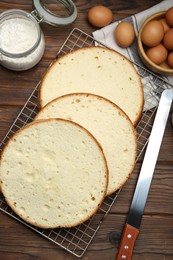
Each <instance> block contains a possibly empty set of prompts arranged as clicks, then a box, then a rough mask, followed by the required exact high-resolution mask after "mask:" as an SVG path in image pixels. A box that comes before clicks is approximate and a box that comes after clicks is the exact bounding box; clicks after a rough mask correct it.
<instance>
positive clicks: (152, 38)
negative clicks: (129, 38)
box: [141, 20, 164, 47]
mask: <svg viewBox="0 0 173 260" xmlns="http://www.w3.org/2000/svg"><path fill="white" fill-rule="evenodd" d="M163 36H164V29H163V25H162V23H161V22H159V21H158V20H152V21H150V22H148V23H147V24H146V25H145V26H144V28H143V30H142V33H141V40H142V42H143V43H144V44H145V45H146V46H148V47H154V46H157V45H158V44H159V43H160V42H161V41H162V39H163Z"/></svg>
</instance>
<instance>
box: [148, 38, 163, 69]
mask: <svg viewBox="0 0 173 260" xmlns="http://www.w3.org/2000/svg"><path fill="white" fill-rule="evenodd" d="M146 55H147V56H148V58H149V59H150V60H151V61H152V62H154V63H155V64H157V65H159V64H161V63H163V62H164V61H165V60H166V58H167V56H168V51H167V49H166V48H165V47H164V46H163V44H161V43H160V44H159V45H157V46H155V47H152V48H148V49H147V50H146Z"/></svg>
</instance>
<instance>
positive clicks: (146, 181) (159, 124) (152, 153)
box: [117, 89, 173, 260]
mask: <svg viewBox="0 0 173 260" xmlns="http://www.w3.org/2000/svg"><path fill="white" fill-rule="evenodd" d="M172 100H173V89H167V90H164V91H163V92H162V95H161V98H160V102H159V105H158V109H157V113H156V116H155V119H154V123H153V127H152V130H151V134H150V137H149V141H148V145H147V149H146V152H145V156H144V160H143V163H142V167H141V170H140V174H139V178H138V181H137V185H136V188H135V192H134V195H133V199H132V203H131V206H130V210H129V214H128V217H127V221H126V224H125V227H124V231H123V234H122V238H121V242H120V248H119V251H118V255H117V260H122V259H126V260H130V259H132V253H133V248H134V245H135V241H136V239H137V237H138V235H139V229H140V225H141V220H142V215H143V212H144V208H145V204H146V201H147V197H148V192H149V189H150V185H151V181H152V177H153V173H154V169H155V165H156V162H157V158H158V154H159V150H160V146H161V143H162V139H163V135H164V132H165V128H166V123H167V119H168V116H169V112H170V108H171V104H172Z"/></svg>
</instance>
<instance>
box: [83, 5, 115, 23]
mask: <svg viewBox="0 0 173 260" xmlns="http://www.w3.org/2000/svg"><path fill="white" fill-rule="evenodd" d="M112 19H113V14H112V11H111V10H110V9H109V8H108V7H106V6H103V5H97V6H94V7H92V8H91V9H90V10H89V12H88V21H89V23H90V24H91V25H93V26H95V27H98V28H101V27H104V26H106V25H108V24H109V23H111V22H112Z"/></svg>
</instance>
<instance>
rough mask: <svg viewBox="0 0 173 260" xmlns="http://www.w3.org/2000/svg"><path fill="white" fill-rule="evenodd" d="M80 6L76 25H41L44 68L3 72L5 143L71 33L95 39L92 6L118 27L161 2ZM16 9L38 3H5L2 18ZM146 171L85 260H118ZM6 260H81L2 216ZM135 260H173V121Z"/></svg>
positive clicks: (0, 255)
mask: <svg viewBox="0 0 173 260" xmlns="http://www.w3.org/2000/svg"><path fill="white" fill-rule="evenodd" d="M74 2H75V4H76V6H77V9H78V16H77V19H76V21H75V22H74V23H73V24H72V25H70V26H67V27H62V28H55V27H51V26H48V25H46V24H41V28H42V30H43V32H44V35H45V41H46V50H45V53H44V56H43V58H42V60H41V61H40V63H39V64H38V65H36V66H35V67H34V68H32V69H30V70H28V71H24V72H14V71H10V70H8V69H5V68H3V67H2V66H1V67H0V140H2V139H3V137H4V136H5V134H6V132H7V130H8V129H9V127H10V126H11V124H12V123H13V121H14V120H15V118H16V116H17V115H18V113H19V111H20V110H21V108H22V107H23V105H24V104H25V102H26V101H27V99H28V97H29V95H30V94H31V93H32V91H33V89H34V88H35V86H36V84H37V83H38V82H39V80H40V78H41V77H42V75H43V73H44V72H45V71H46V69H47V68H48V66H49V64H50V62H51V61H52V60H54V59H55V58H56V54H57V51H58V50H59V48H60V47H61V46H62V44H63V43H64V41H65V39H66V38H67V36H68V35H69V33H70V32H71V30H72V29H73V28H79V29H81V30H83V31H84V32H86V33H88V34H89V35H91V34H92V32H93V31H95V29H96V28H94V27H92V26H91V25H90V24H89V23H88V21H87V12H88V10H89V9H90V8H91V7H92V6H94V5H98V4H102V5H103V4H104V5H106V6H108V7H109V8H110V9H111V10H112V11H113V20H114V21H115V20H118V19H120V18H123V17H127V16H130V15H132V14H135V13H138V12H140V11H142V10H145V9H146V8H149V7H151V6H153V5H154V4H156V3H159V2H161V1H158V0H140V1H139V0H131V1H126V0H116V1H113V0H110V1H109V0H105V1H96V0H95V1H86V0H78V1H74ZM12 8H18V9H22V10H25V11H29V12H30V11H31V10H32V1H31V0H23V1H22V0H18V1H17V0H16V1H7V0H6V1H0V12H3V11H5V10H9V9H12ZM140 166H141V161H139V162H138V163H137V165H136V167H135V171H134V173H133V174H132V176H131V178H130V179H129V180H128V182H127V183H126V184H125V186H124V187H123V189H122V190H121V192H120V194H119V196H118V198H117V200H116V202H115V203H114V205H113V206H112V208H111V210H110V212H109V214H108V215H107V216H106V218H105V219H104V221H103V223H102V225H101V227H100V229H99V231H98V232H97V234H96V236H95V237H94V239H93V241H92V243H91V244H90V246H89V247H88V249H87V251H86V253H85V254H84V256H83V257H82V258H81V259H83V260H100V259H101V260H114V259H116V253H117V250H118V246H119V241H120V236H121V233H122V230H123V227H124V224H125V221H126V217H127V214H128V211H129V207H130V202H131V199H132V196H133V192H134V189H135V185H136V181H137V178H138V174H139V170H140ZM0 259H1V260H18V259H24V260H36V259H41V260H54V259H56V260H74V259H77V257H76V256H74V255H72V254H71V253H69V252H67V251H66V250H64V249H63V248H61V247H60V246H57V245H55V244H54V243H53V242H51V241H49V240H47V239H46V238H44V237H42V236H40V235H39V234H37V233H36V232H34V231H33V230H31V229H30V228H28V227H26V226H24V225H23V224H21V223H20V222H18V221H16V220H15V219H13V218H11V217H10V216H8V215H7V214H5V213H3V212H2V211H0ZM132 259H133V260H172V259H173V128H172V125H171V120H170V117H169V120H168V124H167V127H166V132H165V136H164V139H163V143H162V146H161V150H160V154H159V158H158V162H157V165H156V169H155V173H154V177H153V181H152V186H151V189H150V192H149V197H148V201H147V205H146V208H145V212H144V216H143V219H142V224H141V230H140V234H139V236H138V239H137V241H136V244H135V248H134V252H133V258H132Z"/></svg>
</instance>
